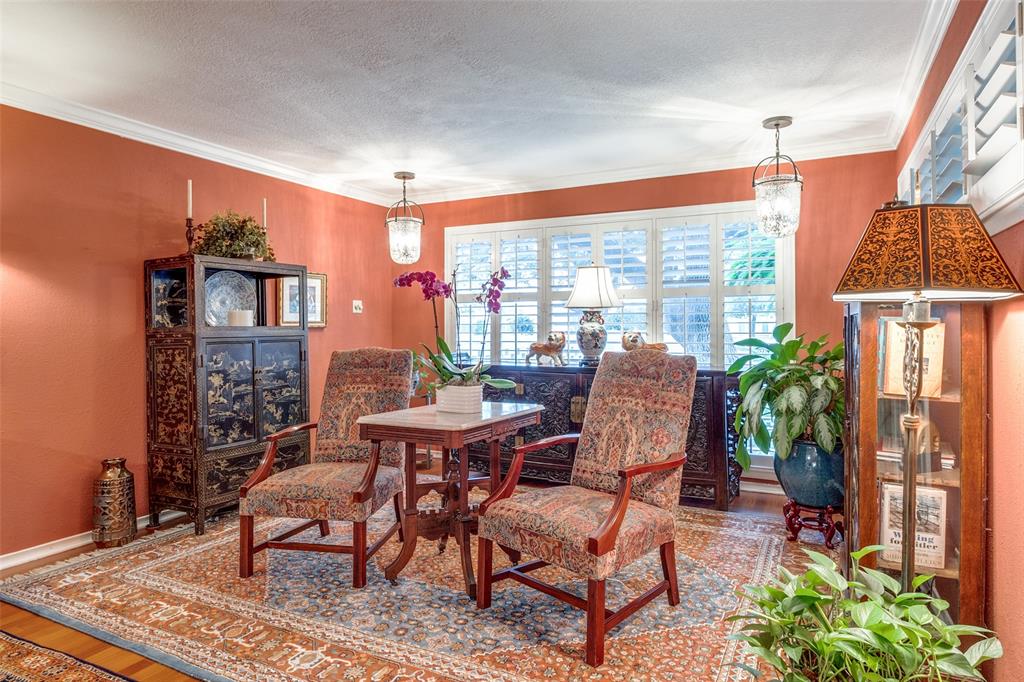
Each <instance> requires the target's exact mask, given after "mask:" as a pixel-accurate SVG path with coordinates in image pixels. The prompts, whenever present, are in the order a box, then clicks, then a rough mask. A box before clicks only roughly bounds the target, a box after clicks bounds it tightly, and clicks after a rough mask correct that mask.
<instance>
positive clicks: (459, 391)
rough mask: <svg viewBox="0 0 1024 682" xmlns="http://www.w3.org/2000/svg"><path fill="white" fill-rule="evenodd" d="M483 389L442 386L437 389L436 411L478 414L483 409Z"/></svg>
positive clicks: (480, 386)
mask: <svg viewBox="0 0 1024 682" xmlns="http://www.w3.org/2000/svg"><path fill="white" fill-rule="evenodd" d="M483 402H484V387H483V384H478V385H476V386H443V387H441V388H439V389H437V411H438V412H458V413H461V414H480V411H481V410H482V409H483Z"/></svg>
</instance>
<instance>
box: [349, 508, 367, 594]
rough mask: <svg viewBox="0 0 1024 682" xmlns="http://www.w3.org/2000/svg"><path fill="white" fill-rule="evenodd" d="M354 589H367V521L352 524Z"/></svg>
mask: <svg viewBox="0 0 1024 682" xmlns="http://www.w3.org/2000/svg"><path fill="white" fill-rule="evenodd" d="M352 587H355V588H359V587H366V521H355V522H354V523H353V524H352Z"/></svg>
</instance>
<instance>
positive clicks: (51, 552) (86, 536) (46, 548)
mask: <svg viewBox="0 0 1024 682" xmlns="http://www.w3.org/2000/svg"><path fill="white" fill-rule="evenodd" d="M184 515H185V512H180V511H172V512H166V513H164V514H163V516H162V517H161V519H160V523H167V522H168V521H173V520H174V519H177V518H180V517H182V516H184ZM136 522H137V523H138V524H139V526H140V527H141V526H143V525H145V524H146V523H148V522H149V514H146V515H144V516H140V517H139V518H138V520H137V521H136ZM91 544H92V531H89V530H87V531H85V532H84V533H79V534H77V535H69V536H68V537H66V538H60V539H58V540H51V541H50V542H44V543H43V544H41V545H36V546H34V547H26V548H25V549H20V550H18V551H17V552H8V553H7V554H0V571H6V570H7V569H9V568H14V567H15V566H21V565H22V564H27V563H29V562H31V561H39V560H40V559H46V558H49V557H51V556H56V555H58V554H62V553H64V552H69V551H71V550H73V549H78V548H80V547H85V546H86V545H91Z"/></svg>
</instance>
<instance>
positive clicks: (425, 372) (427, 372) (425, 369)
mask: <svg viewBox="0 0 1024 682" xmlns="http://www.w3.org/2000/svg"><path fill="white" fill-rule="evenodd" d="M423 348H424V350H425V351H426V352H425V353H423V354H421V355H420V354H418V355H416V356H415V357H416V364H417V368H418V369H419V371H420V376H421V377H423V378H424V383H425V385H426V387H427V390H428V391H429V392H430V394H431V395H433V394H434V393H435V392H436V391H437V389H438V388H441V387H442V386H478V385H480V384H487V385H488V386H490V387H492V388H500V389H507V388H515V387H516V383H515V382H514V381H510V380H509V379H494V378H492V377H491V376H490V375H488V374H485V372H486V371H487V369H488V367H489V365H484V364H483V362H478V363H476V364H474V365H471V366H469V367H459V365H458V364H457V363H456V362H455V358H454V356H453V355H452V351H451V349H450V348H449V347H448V344H447V342H445V340H444V339H443V338H441V337H440V336H438V337H437V348H438V352H436V353H435V352H434V351H432V350H430V348H429V347H428V346H426V345H424V346H423Z"/></svg>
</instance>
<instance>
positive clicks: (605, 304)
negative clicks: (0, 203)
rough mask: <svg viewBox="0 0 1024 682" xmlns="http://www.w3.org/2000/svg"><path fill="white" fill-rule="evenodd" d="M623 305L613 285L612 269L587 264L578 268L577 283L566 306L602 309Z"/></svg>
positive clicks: (582, 308) (581, 308)
mask: <svg viewBox="0 0 1024 682" xmlns="http://www.w3.org/2000/svg"><path fill="white" fill-rule="evenodd" d="M621 305H622V301H621V300H620V299H619V295H618V294H617V293H615V287H614V286H612V271H611V269H609V268H608V266H606V265H586V266H582V267H579V268H577V269H576V283H575V284H573V286H572V293H571V294H569V300H568V301H566V302H565V307H566V308H572V309H580V310H600V309H602V308H618V307H619V306H621Z"/></svg>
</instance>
